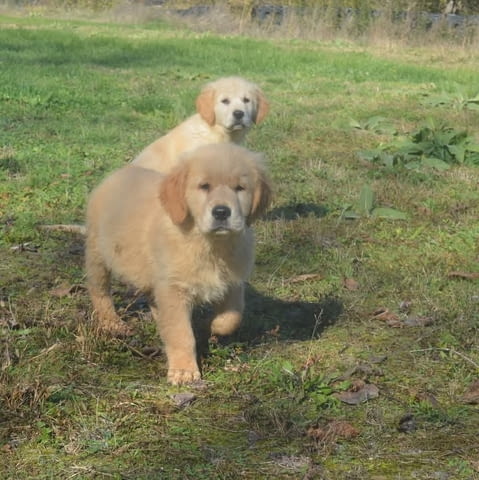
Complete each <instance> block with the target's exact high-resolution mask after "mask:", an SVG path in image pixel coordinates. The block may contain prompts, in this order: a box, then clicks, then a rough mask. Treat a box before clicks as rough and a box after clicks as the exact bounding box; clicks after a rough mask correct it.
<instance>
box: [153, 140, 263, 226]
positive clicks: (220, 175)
mask: <svg viewBox="0 0 479 480" xmlns="http://www.w3.org/2000/svg"><path fill="white" fill-rule="evenodd" d="M160 199H161V202H162V204H163V207H164V208H165V210H166V212H167V213H168V215H169V216H170V218H171V220H172V221H173V223H175V224H177V225H183V224H186V222H187V220H188V219H191V220H192V221H193V224H194V226H195V228H197V229H198V230H199V231H200V232H201V233H203V234H211V235H225V234H231V233H238V232H241V231H242V230H244V228H245V227H246V226H247V225H250V224H251V223H252V222H253V221H254V220H255V219H256V218H258V216H260V215H261V214H262V213H263V212H264V211H265V210H266V209H267V208H268V206H269V204H270V200H271V187H270V182H269V179H268V176H267V173H266V170H265V168H264V164H263V159H262V156H261V155H260V154H258V153H253V152H250V151H248V150H246V149H245V148H242V147H239V146H237V145H234V144H230V143H225V144H211V145H205V146H202V147H199V148H198V149H196V150H193V151H191V152H188V153H185V154H184V155H183V156H182V161H181V163H180V164H179V165H178V167H177V168H176V169H175V170H173V171H172V172H171V173H170V174H169V175H168V176H167V177H165V179H164V181H163V182H162V184H161V187H160Z"/></svg>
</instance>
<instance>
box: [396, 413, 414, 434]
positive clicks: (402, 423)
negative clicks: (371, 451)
mask: <svg viewBox="0 0 479 480" xmlns="http://www.w3.org/2000/svg"><path fill="white" fill-rule="evenodd" d="M397 428H398V430H399V431H400V432H402V433H412V432H414V431H415V430H416V429H417V422H416V419H415V418H414V415H413V414H412V413H406V414H405V415H403V416H402V417H401V418H400V419H399V423H398V427H397Z"/></svg>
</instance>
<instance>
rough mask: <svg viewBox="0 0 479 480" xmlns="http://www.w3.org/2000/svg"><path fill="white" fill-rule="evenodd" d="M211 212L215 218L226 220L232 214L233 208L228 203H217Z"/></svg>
mask: <svg viewBox="0 0 479 480" xmlns="http://www.w3.org/2000/svg"><path fill="white" fill-rule="evenodd" d="M211 213H212V215H213V217H214V218H215V220H226V219H227V218H228V217H229V216H230V215H231V208H230V207H227V206H226V205H217V206H216V207H214V208H213V210H212V211H211Z"/></svg>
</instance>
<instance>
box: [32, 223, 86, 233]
mask: <svg viewBox="0 0 479 480" xmlns="http://www.w3.org/2000/svg"><path fill="white" fill-rule="evenodd" d="M38 228H39V229H40V230H47V231H54V232H67V233H77V234H79V235H86V227H85V225H79V224H72V225H64V224H61V223H59V224H55V225H38Z"/></svg>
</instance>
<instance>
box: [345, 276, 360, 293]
mask: <svg viewBox="0 0 479 480" xmlns="http://www.w3.org/2000/svg"><path fill="white" fill-rule="evenodd" d="M343 286H344V288H346V290H351V291H355V290H358V289H359V283H358V282H357V281H356V280H354V278H345V279H344V280H343Z"/></svg>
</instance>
